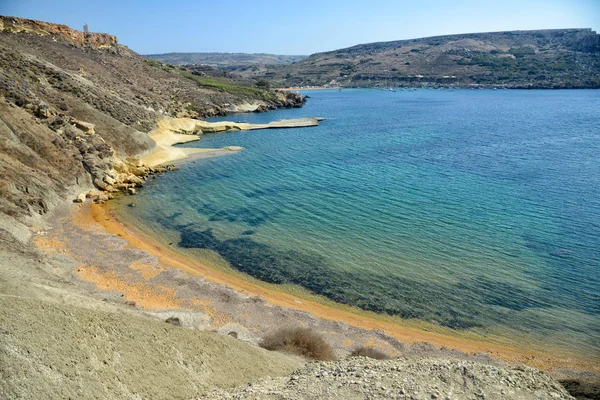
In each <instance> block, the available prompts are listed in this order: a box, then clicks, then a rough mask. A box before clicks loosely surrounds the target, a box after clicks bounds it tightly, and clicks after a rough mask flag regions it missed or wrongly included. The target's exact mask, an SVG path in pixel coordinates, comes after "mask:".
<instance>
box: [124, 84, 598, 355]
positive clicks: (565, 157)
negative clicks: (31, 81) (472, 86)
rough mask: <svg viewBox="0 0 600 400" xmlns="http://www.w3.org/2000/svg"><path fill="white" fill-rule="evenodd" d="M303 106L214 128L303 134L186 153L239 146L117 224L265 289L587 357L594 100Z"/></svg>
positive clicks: (323, 95)
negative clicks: (307, 123) (290, 122)
mask: <svg viewBox="0 0 600 400" xmlns="http://www.w3.org/2000/svg"><path fill="white" fill-rule="evenodd" d="M304 94H308V95H309V96H310V99H309V100H308V103H307V104H306V105H305V106H304V108H302V109H290V110H278V111H274V112H270V113H266V114H238V115H230V116H228V117H226V118H220V119H218V120H234V121H245V122H252V123H264V122H270V121H274V120H279V119H284V118H299V117H306V116H318V117H326V118H328V119H327V120H326V121H323V122H322V123H321V125H320V126H319V127H312V128H300V129H273V130H261V131H250V132H248V131H247V132H229V133H225V134H209V135H206V136H204V137H203V139H202V140H201V141H200V142H196V143H193V144H190V143H188V144H186V145H185V146H186V147H190V146H192V147H193V146H197V147H223V146H227V145H236V146H243V147H244V148H245V150H244V151H242V152H240V153H236V154H233V155H230V156H224V157H217V158H211V159H201V160H195V161H192V162H187V163H183V164H181V165H180V166H181V169H180V170H179V171H176V172H173V173H168V174H165V175H162V176H160V177H158V178H157V179H154V180H151V181H150V182H148V184H147V185H146V186H145V187H144V188H143V189H142V190H140V191H139V194H138V195H137V196H135V197H125V198H122V199H121V200H120V203H121V204H120V206H119V210H120V211H119V212H120V213H122V214H123V215H124V216H125V217H126V218H129V219H131V220H132V221H137V222H139V223H140V224H143V225H144V226H146V227H147V228H148V229H150V230H152V231H153V232H155V234H157V235H160V236H162V237H164V238H167V239H166V240H170V241H172V243H173V244H172V245H173V246H178V247H179V248H182V249H195V250H194V251H195V252H194V256H195V257H199V258H202V259H203V261H204V262H209V263H214V264H215V265H229V266H231V267H233V268H235V269H238V270H239V271H242V272H245V273H247V274H249V275H252V276H254V277H256V278H259V279H261V280H264V281H268V282H273V283H292V284H296V285H300V286H302V287H304V288H307V289H309V290H310V291H312V292H314V293H317V294H320V295H323V296H326V297H328V298H330V299H332V300H335V301H336V302H340V303H345V304H350V305H353V306H357V307H361V308H363V309H366V310H372V311H376V312H379V313H387V314H392V315H398V316H401V317H403V318H409V319H418V320H424V321H429V322H432V323H434V324H436V325H440V326H445V327H450V328H453V329H456V330H458V331H464V330H468V331H472V332H476V333H478V334H481V335H485V336H488V337H491V338H501V339H503V340H504V341H507V342H508V343H510V342H511V341H513V342H514V343H520V344H521V345H523V344H524V343H525V345H527V346H529V345H530V346H531V347H534V348H539V347H542V348H546V349H557V351H559V349H560V351H561V352H566V353H571V354H582V355H585V356H586V357H596V358H598V359H599V360H600V91H598V90H552V91H550V90H549V91H540V90H527V91H526V90H418V91H401V90H399V91H396V92H391V91H382V90H343V91H310V92H306V93H304ZM216 120H217V119H216ZM132 201H135V203H136V207H135V208H133V207H127V205H128V204H129V203H131V202H132Z"/></svg>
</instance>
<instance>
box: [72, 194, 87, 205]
mask: <svg viewBox="0 0 600 400" xmlns="http://www.w3.org/2000/svg"><path fill="white" fill-rule="evenodd" d="M85 197H86V194H85V193H79V195H78V196H77V198H75V200H73V201H74V202H75V203H84V202H85Z"/></svg>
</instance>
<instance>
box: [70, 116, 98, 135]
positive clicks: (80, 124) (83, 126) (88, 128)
mask: <svg viewBox="0 0 600 400" xmlns="http://www.w3.org/2000/svg"><path fill="white" fill-rule="evenodd" d="M72 123H73V125H75V127H77V128H79V129H80V130H82V131H84V132H85V133H89V134H94V133H96V131H94V128H95V125H94V124H91V123H89V122H85V121H79V120H78V119H73V120H72Z"/></svg>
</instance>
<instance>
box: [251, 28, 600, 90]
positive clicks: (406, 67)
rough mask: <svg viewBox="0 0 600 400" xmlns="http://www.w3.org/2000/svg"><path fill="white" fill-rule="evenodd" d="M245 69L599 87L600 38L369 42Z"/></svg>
mask: <svg viewBox="0 0 600 400" xmlns="http://www.w3.org/2000/svg"><path fill="white" fill-rule="evenodd" d="M242 74H243V75H244V76H246V77H253V78H267V79H270V80H272V81H273V82H274V84H275V85H282V86H288V87H299V86H342V87H496V86H497V87H508V88H598V87H600V35H598V34H596V32H594V31H592V30H591V29H554V30H536V31H512V32H492V33H470V34H462V35H448V36H435V37H428V38H421V39H412V40H399V41H392V42H379V43H369V44H361V45H357V46H353V47H349V48H346V49H341V50H335V51H329V52H325V53H317V54H313V55H311V56H310V57H308V58H306V59H304V60H302V61H299V62H296V63H293V64H290V65H283V66H271V67H269V68H267V69H266V70H263V71H254V72H252V71H244V72H242Z"/></svg>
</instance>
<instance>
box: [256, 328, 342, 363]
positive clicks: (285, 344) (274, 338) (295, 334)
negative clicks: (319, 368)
mask: <svg viewBox="0 0 600 400" xmlns="http://www.w3.org/2000/svg"><path fill="white" fill-rule="evenodd" d="M260 346H261V347H262V348H265V349H267V350H271V351H273V350H277V351H282V352H285V353H291V354H296V355H299V356H302V357H306V358H310V359H313V360H320V361H330V360H333V359H334V354H333V349H332V348H331V346H330V345H329V343H327V342H326V341H325V340H324V339H323V338H322V337H321V336H319V335H318V334H316V333H315V332H313V331H312V330H310V329H309V328H284V329H280V330H278V331H277V332H275V333H272V334H271V335H269V336H267V337H265V338H264V339H263V340H262V342H261V343H260Z"/></svg>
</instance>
